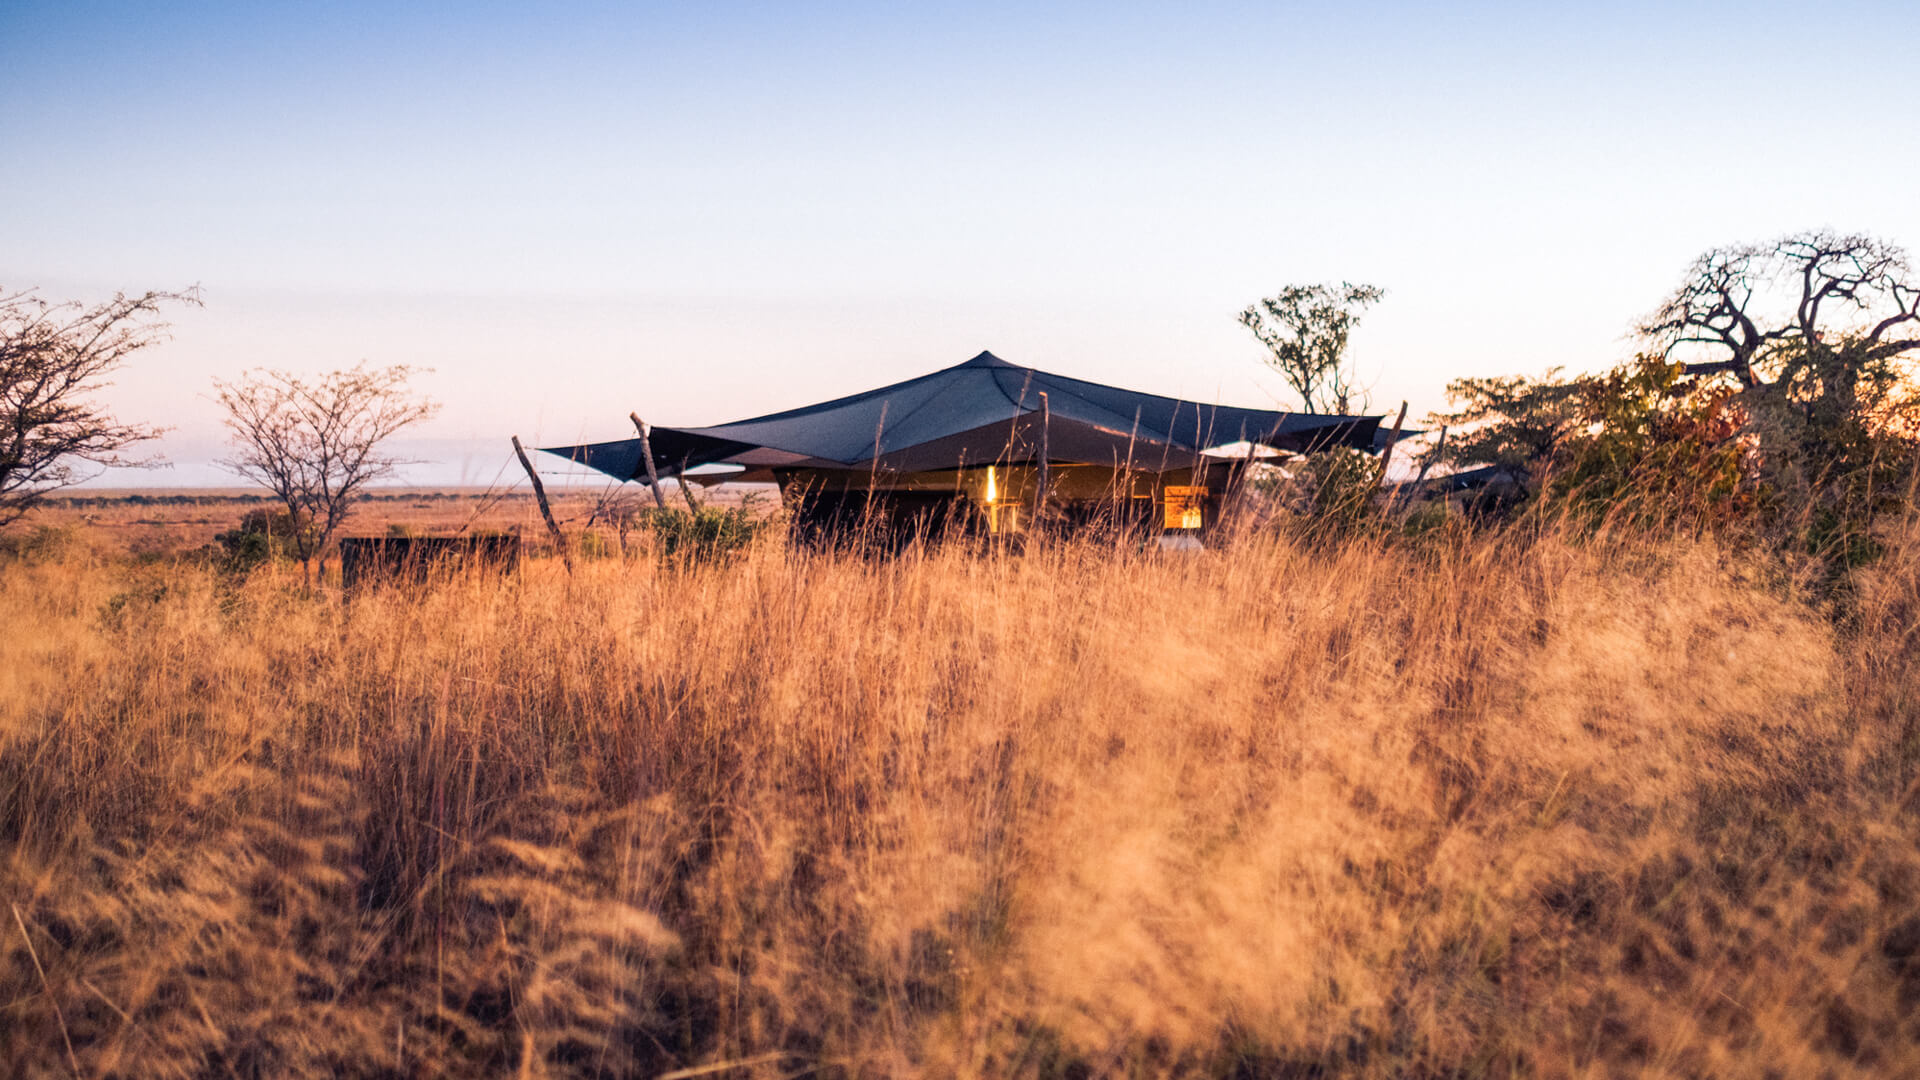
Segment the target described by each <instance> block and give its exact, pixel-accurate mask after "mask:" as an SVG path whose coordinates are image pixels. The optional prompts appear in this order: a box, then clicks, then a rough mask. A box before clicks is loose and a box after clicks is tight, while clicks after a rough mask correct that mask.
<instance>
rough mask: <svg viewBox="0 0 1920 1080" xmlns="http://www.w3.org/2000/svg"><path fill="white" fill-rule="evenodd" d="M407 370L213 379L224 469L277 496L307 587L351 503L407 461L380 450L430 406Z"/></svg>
mask: <svg viewBox="0 0 1920 1080" xmlns="http://www.w3.org/2000/svg"><path fill="white" fill-rule="evenodd" d="M414 370H415V369H413V368H411V367H408V366H406V365H404V364H399V365H395V366H392V367H384V368H369V367H367V366H366V365H364V364H360V365H356V366H355V367H352V368H349V369H347V370H345V371H334V372H329V373H328V374H326V375H323V376H321V377H320V378H318V379H315V380H312V381H309V380H306V379H302V378H300V377H299V376H296V375H292V374H289V373H288V372H284V371H267V370H262V371H255V372H250V373H248V374H247V375H245V376H243V377H242V378H241V379H240V380H238V381H236V382H226V381H223V380H215V381H214V387H215V390H216V397H217V399H218V401H219V402H220V404H221V406H222V407H224V408H225V409H226V411H227V428H228V429H229V430H230V431H231V432H232V436H233V440H232V441H233V446H234V449H235V452H234V456H233V457H232V458H229V459H228V460H227V461H225V462H224V463H223V464H225V465H226V466H227V467H228V468H230V469H232V470H233V471H234V472H236V473H238V474H240V475H241V476H244V477H246V478H247V479H249V480H253V481H255V482H256V483H259V484H260V485H262V486H263V487H265V488H267V489H268V490H270V491H272V492H273V493H274V495H276V496H278V497H279V499H280V502H281V504H282V505H283V506H285V507H286V509H287V514H288V515H289V519H290V520H291V521H292V522H294V523H297V525H298V528H296V529H295V530H294V532H293V535H292V537H291V538H290V539H291V540H292V542H293V553H294V555H295V557H297V558H298V559H299V560H300V565H301V568H302V570H303V572H304V573H305V574H306V576H307V579H308V580H309V581H311V580H312V573H313V560H314V558H315V557H316V556H320V555H322V554H323V553H324V552H325V550H326V547H327V544H328V542H329V541H331V540H332V538H333V535H334V533H335V532H336V531H337V530H338V529H339V528H340V525H341V523H342V522H344V521H345V520H346V518H347V515H348V514H349V513H350V512H351V511H352V508H353V500H354V497H355V496H356V495H358V494H359V493H360V491H361V489H363V488H365V487H366V486H367V485H369V484H372V483H374V482H376V481H378V480H381V479H384V478H386V477H388V476H391V475H393V472H394V470H395V469H396V468H397V467H398V466H400V465H403V464H406V462H405V461H403V460H402V459H400V458H395V457H389V456H386V455H383V454H381V453H380V446H381V444H382V443H384V442H386V441H387V440H388V439H390V438H392V437H393V436H394V435H395V434H397V433H398V432H400V431H401V430H403V429H405V428H407V427H410V426H412V425H414V424H417V423H419V422H420V421H422V420H425V419H427V418H428V417H430V416H432V415H433V414H434V413H435V412H437V411H438V410H439V406H438V405H436V404H434V403H433V402H431V401H428V400H425V399H421V398H416V397H414V396H413V394H412V393H411V392H410V391H409V390H408V387H407V380H408V379H409V378H410V377H411V376H412V375H413V374H414Z"/></svg>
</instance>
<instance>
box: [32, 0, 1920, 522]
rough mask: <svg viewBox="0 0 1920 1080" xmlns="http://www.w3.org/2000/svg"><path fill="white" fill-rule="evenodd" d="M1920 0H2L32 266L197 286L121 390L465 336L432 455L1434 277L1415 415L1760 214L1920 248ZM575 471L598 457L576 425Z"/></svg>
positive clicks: (420, 448) (207, 395) (427, 474)
mask: <svg viewBox="0 0 1920 1080" xmlns="http://www.w3.org/2000/svg"><path fill="white" fill-rule="evenodd" d="M1916 30H1920V6H1915V5H1912V4H1911V3H1904V4H1903V3H1849V2H1846V0H1837V2H1832V3H1826V4H1822V5H1817V6H1814V7H1808V6H1806V5H1804V4H1796V5H1791V6H1789V5H1785V4H1773V3H1768V2H1764V0H1758V2H1745V3H1737V4H1736V3H1725V4H1717V3H1700V4H1688V3H1684V2H1675V3H1658V4H1654V3H1649V4H1608V3H1603V2H1595V3H1587V4H1580V5H1537V4H1520V3H1487V4H1456V5H1439V4H1428V3H1375V4H1367V3H1348V4H1337V5H1336V4H1324V3H1322V4H1311V5H1290V4H1258V5H1254V4H1209V3H1204V2H1199V3H1186V4H1177V5H1132V4H1127V3H1122V2H1111V3H1104V4H1097V5H1094V4H1078V5H1076V4H1054V5H1048V4H1017V5H997V4H991V3H965V4H952V5H947V4H938V3H932V4H897V3H893V4H805V3H786V4H768V5H752V4H734V3H726V2H710V3H700V4H688V5H647V4H631V3H626V4H605V5H597V4H569V3H551V4H540V5H499V6H491V5H485V4H457V5H456V4H429V3H421V4H405V5H392V4H364V5H363V4H355V3H334V4H328V5H318V4H315V5H300V4H244V5H243V4H193V3H173V4H164V5H157V4H131V3H129V4H110V3H87V2H61V3H48V4H37V3H31V2H26V0H0V147H4V148H5V150H4V154H5V158H4V162H5V164H4V167H0V288H5V289H9V290H17V289H21V288H28V287H32V288H37V289H38V290H39V291H40V294H41V295H42V296H44V297H46V298H48V299H56V300H58V299H70V298H71V299H80V300H98V299H102V298H104V297H107V296H110V295H112V294H113V293H114V292H115V291H126V292H141V291H145V290H147V289H179V288H183V287H186V286H193V285H197V286H198V287H199V288H200V289H201V292H202V295H203V299H204V306H203V307H201V308H197V309H179V310H177V311H175V312H174V313H173V315H172V317H171V320H170V321H171V322H172V338H171V340H170V341H168V342H167V343H166V344H164V345H162V346H159V347H156V348H154V349H152V350H150V351H148V352H145V353H141V354H139V355H137V356H136V357H135V358H134V360H133V361H132V362H131V363H130V364H129V365H128V366H127V367H126V368H125V369H124V370H123V371H121V372H120V373H119V374H118V376H117V377H116V380H115V384H114V385H113V386H112V387H111V388H110V389H109V390H107V391H106V392H104V394H103V400H104V401H105V402H106V403H107V404H108V405H109V406H111V407H112V408H113V409H114V411H115V412H116V413H117V414H118V415H119V416H120V418H121V419H123V420H129V421H139V422H145V423H154V424H162V425H166V426H168V427H169V428H171V430H170V431H169V433H168V434H167V436H166V437H165V438H164V439H163V440H161V442H160V443H159V444H158V445H157V447H156V449H157V452H158V453H159V454H161V455H163V456H164V457H165V458H166V459H167V460H168V461H169V462H170V465H169V466H168V467H166V468H157V469H151V470H115V471H112V472H109V473H106V474H103V475H101V476H100V477H99V478H98V480H96V481H95V483H97V484H100V485H113V486H129V485H165V486H173V485H187V484H233V483H236V481H235V480H234V478H233V477H232V476H231V475H230V474H227V473H225V472H223V471H222V470H221V469H220V468H219V467H218V466H217V465H215V464H213V462H215V461H216V460H217V459H218V458H219V457H221V456H222V454H223V453H224V450H223V440H224V438H225V434H224V431H223V429H222V427H221V416H220V412H219V409H218V406H217V405H216V404H215V403H214V401H213V399H212V386H213V380H214V379H216V378H226V379H231V378H234V377H237V376H239V375H241V374H242V373H243V372H245V371H247V370H248V369H252V368H259V367H270V368H279V369H285V370H290V371H294V372H299V373H305V374H313V373H319V372H324V371H328V370H333V369H337V368H343V367H349V366H351V365H353V364H355V363H357V362H361V361H365V362H368V363H372V364H378V365H387V364H408V365H414V366H417V367H420V368H424V369H431V370H429V371H423V372H422V373H421V374H419V375H418V376H417V378H416V379H415V385H416V387H417V388H418V389H419V390H420V391H421V392H423V393H425V394H426V395H428V396H430V397H431V398H433V399H434V400H436V401H438V402H439V403H440V404H441V406H442V408H441V411H440V413H439V414H438V416H437V417H436V418H435V419H434V420H433V421H432V422H431V423H430V424H428V425H426V426H424V427H422V428H420V429H418V430H417V432H416V433H415V437H413V438H410V439H408V440H407V441H406V442H405V443H404V444H403V445H402V446H401V447H400V450H401V452H402V453H403V454H404V455H406V456H409V457H412V458H416V459H418V464H415V465H413V466H410V467H409V469H408V471H407V473H406V474H405V477H404V479H406V480H408V481H411V482H414V483H422V484H452V483H474V484H486V483H490V482H493V481H494V480H496V479H497V478H498V479H502V480H507V479H511V478H512V476H511V472H510V471H509V470H510V469H511V468H512V465H511V461H512V458H511V453H512V452H511V449H510V448H509V446H508V442H507V439H508V436H509V435H515V434H517V435H519V436H520V437H521V438H522V440H523V441H525V442H527V443H529V444H531V445H552V444H557V443H569V442H576V441H582V440H595V439H612V438H624V437H626V436H627V435H628V433H629V432H630V430H631V429H630V427H629V425H628V422H627V420H626V416H627V413H628V412H629V411H638V412H639V413H640V415H642V416H643V417H645V418H646V419H648V420H649V421H651V422H655V423H660V424H668V425H674V424H692V425H698V424H711V423H718V422H722V421H727V420H733V419H739V418H742V417H746V416H751V415H755V414H759V413H763V412H770V411H774V410H777V409H784V408H789V407H792V406H796V405H802V404H807V403H810V402H813V401H817V400H821V399H824V398H826V397H830V396H835V395H838V394H843V393H850V392H854V391H858V390H863V389H867V388H870V387H873V386H877V385H881V384H883V383H887V382H893V381H897V380H899V379H904V378H909V377H912V376H914V375H918V374H922V373H925V372H927V371H930V370H933V369H936V368H939V367H944V366H948V365H951V364H955V363H959V362H961V361H963V360H965V359H967V358H968V357H970V356H972V355H974V354H975V353H977V352H979V351H980V350H982V349H990V350H992V351H993V352H994V353H996V354H998V355H999V356H1001V357H1003V358H1005V359H1007V360H1010V361H1013V362H1015V363H1020V364H1025V365H1028V366H1031V367H1038V368H1042V369H1044V370H1049V371H1055V372H1059V373H1061V374H1065V375H1072V376H1076V377H1081V378H1088V379H1094V380H1097V381H1101V382H1109V383H1114V384H1117V385H1121V386H1126V387H1128V388H1131V389H1137V390H1144V391H1151V392H1156V393H1164V394H1172V395H1177V396H1182V397H1187V398H1192V399H1198V400H1205V401H1216V402H1221V403H1225V404H1236V405H1253V406H1265V407H1275V406H1280V407H1284V406H1285V405H1286V404H1287V403H1288V402H1289V400H1290V392H1289V391H1288V390H1287V389H1286V386H1285V384H1284V383H1283V382H1282V381H1281V380H1280V379H1279V377H1278V376H1277V375H1275V374H1273V373H1272V372H1271V371H1269V370H1268V369H1267V368H1265V367H1264V366H1263V364H1262V356H1263V355H1264V352H1263V350H1262V348H1261V347H1260V346H1259V344H1258V343H1257V342H1256V341H1255V340H1254V339H1253V337H1252V336H1251V335H1250V334H1249V333H1248V332H1247V330H1246V329H1245V328H1244V327H1242V326H1241V325H1239V323H1238V322H1237V321H1236V314H1237V313H1238V312H1239V310H1240V309H1242V308H1243V307H1245V306H1246V305H1247V304H1249V303H1251V302H1252V301H1254V300H1255V299H1257V298H1259V297H1262V296H1267V295H1272V294H1273V293H1276V292H1278V291H1279V290H1280V289H1281V288H1282V287H1283V286H1286V285H1288V284H1293V283H1307V282H1319V281H1339V280H1351V281H1356V282H1367V283H1372V284H1376V285H1379V286H1382V287H1384V288H1385V289H1386V290H1387V295H1386V298H1385V299H1384V300H1383V301H1382V302H1381V303H1380V304H1379V305H1378V306H1377V307H1376V308H1374V309H1373V310H1372V311H1370V312H1369V313H1368V314H1367V315H1366V317H1365V319H1364V320H1363V321H1362V323H1361V324H1360V326H1359V328H1358V329H1357V330H1356V331H1355V333H1354V336H1353V339H1352V345H1351V350H1350V354H1349V355H1350V356H1351V358H1352V360H1353V362H1354V364H1355V366H1356V368H1357V370H1358V372H1359V374H1360V381H1361V382H1362V383H1363V384H1364V385H1366V386H1368V387H1369V389H1370V393H1371V401H1372V407H1373V409H1374V410H1375V411H1379V412H1389V411H1392V410H1395V409H1397V408H1398V406H1399V403H1400V402H1401V401H1403V400H1404V401H1408V402H1410V404H1411V411H1412V415H1413V416H1414V417H1415V418H1419V417H1421V416H1424V415H1425V414H1426V413H1427V412H1429V411H1431V410H1434V409H1439V408H1442V407H1444V405H1445V399H1444V387H1445V384H1446V383H1447V381H1448V380H1449V379H1453V378H1459V377H1463V376H1472V375H1492V374H1506V373H1539V372H1542V371H1544V370H1545V369H1547V368H1549V367H1553V366H1560V367H1564V368H1567V369H1569V370H1595V369H1600V368H1604V367H1607V366H1609V365H1612V364H1614V363H1618V362H1619V361H1621V360H1624V359H1626V358H1628V357H1630V356H1631V355H1632V353H1633V349H1634V344H1633V341H1632V340H1631V337H1630V331H1631V328H1632V326H1633V325H1634V323H1635V321H1636V319H1638V318H1639V317H1640V316H1641V315H1643V314H1645V313H1646V312H1647V311H1648V310H1650V309H1651V308H1653V307H1654V306H1655V305H1656V304H1657V303H1658V302H1659V300H1660V299H1661V297H1662V296H1663V295H1664V294H1665V293H1667V292H1668V291H1670V290H1671V289H1672V288H1673V287H1674V286H1675V285H1677V284H1678V283H1679V280H1680V278H1681V275H1682V272H1683V271H1684V269H1685V267H1686V265H1687V263H1688V262H1689V261H1690V260H1691V259H1692V258H1693V257H1694V256H1695V255H1697V254H1699V253H1700V252H1702V251H1704V250H1706V249H1708V248H1710V247H1713V246H1716V245H1721V244H1728V243H1735V242H1744V241H1753V240H1763V239H1767V238H1770V237H1773V236H1776V235H1779V234H1782V233H1786V232H1791V231H1796V230H1801V229H1807V228H1815V227H1832V228H1836V229H1841V230H1845V231H1866V232H1871V233H1875V234H1877V235H1879V236H1882V237H1884V238H1886V239H1888V240H1891V241H1893V242H1895V243H1899V244H1903V245H1908V246H1913V245H1920V197H1916V192H1920V138H1917V137H1916V136H1915V135H1914V134H1913V132H1912V130H1911V128H1912V109H1913V102H1914V101H1915V100H1916V91H1920V68H1916V67H1915V66H1914V65H1912V64H1911V63H1909V62H1908V58H1907V56H1906V52H1907V46H1908V43H1910V42H1911V41H1913V40H1914V39H1915V31H1916ZM551 467H552V469H553V470H554V472H555V474H556V475H565V474H566V473H567V471H568V466H566V465H565V464H564V463H561V462H559V461H557V459H556V460H555V461H554V462H553V463H552V466H551Z"/></svg>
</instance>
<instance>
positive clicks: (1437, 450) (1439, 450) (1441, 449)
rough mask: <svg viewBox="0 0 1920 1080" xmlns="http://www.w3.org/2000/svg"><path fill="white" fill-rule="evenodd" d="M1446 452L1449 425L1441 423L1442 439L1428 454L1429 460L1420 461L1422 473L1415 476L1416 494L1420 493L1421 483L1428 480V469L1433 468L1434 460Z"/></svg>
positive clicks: (1414, 486)
mask: <svg viewBox="0 0 1920 1080" xmlns="http://www.w3.org/2000/svg"><path fill="white" fill-rule="evenodd" d="M1446 452H1447V425H1445V424H1441V425H1440V439H1439V441H1438V442H1436V443H1434V446H1433V453H1431V454H1428V455H1427V460H1425V461H1423V462H1421V463H1420V475H1418V476H1416V477H1414V478H1413V488H1414V494H1416V495H1417V494H1419V493H1420V485H1421V484H1423V483H1425V482H1426V479H1427V470H1428V469H1431V468H1433V463H1434V461H1436V460H1437V459H1438V458H1439V457H1440V455H1441V454H1444V453H1446Z"/></svg>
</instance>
